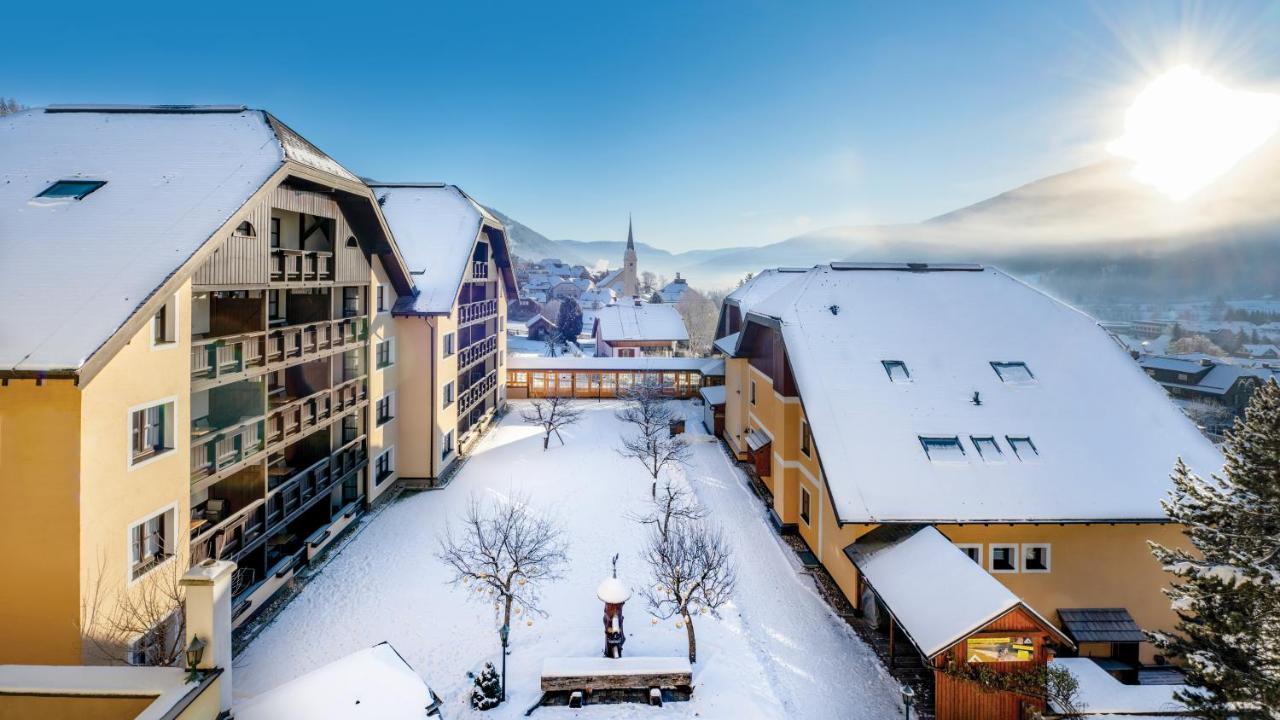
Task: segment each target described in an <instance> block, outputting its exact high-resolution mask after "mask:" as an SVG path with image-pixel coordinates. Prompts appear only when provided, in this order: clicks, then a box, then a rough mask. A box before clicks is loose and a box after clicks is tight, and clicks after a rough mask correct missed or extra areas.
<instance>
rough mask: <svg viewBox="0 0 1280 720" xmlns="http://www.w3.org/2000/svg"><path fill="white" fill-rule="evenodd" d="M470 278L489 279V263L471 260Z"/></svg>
mask: <svg viewBox="0 0 1280 720" xmlns="http://www.w3.org/2000/svg"><path fill="white" fill-rule="evenodd" d="M471 279H473V280H487V279H489V263H487V262H475V261H473V262H472V263H471Z"/></svg>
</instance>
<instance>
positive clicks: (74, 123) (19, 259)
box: [0, 106, 355, 372]
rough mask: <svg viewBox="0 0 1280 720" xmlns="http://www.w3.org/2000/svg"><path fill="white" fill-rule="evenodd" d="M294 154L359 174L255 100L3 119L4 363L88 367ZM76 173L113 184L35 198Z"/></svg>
mask: <svg viewBox="0 0 1280 720" xmlns="http://www.w3.org/2000/svg"><path fill="white" fill-rule="evenodd" d="M286 161H295V162H299V163H302V164H305V165H307V166H308V167H311V168H314V169H319V170H323V171H324V172H328V173H332V174H334V175H337V176H339V177H341V178H343V179H354V177H355V176H354V175H352V174H351V173H350V172H348V171H346V170H345V169H344V168H342V166H341V165H339V164H338V163H337V162H335V161H333V160H332V159H331V158H329V157H328V156H327V155H324V153H321V152H320V151H319V150H316V149H315V147H314V146H312V145H311V144H310V143H307V142H306V141H305V140H303V139H302V138H300V137H299V136H298V135H297V134H296V133H294V132H293V131H292V130H289V129H288V128H287V127H286V126H285V125H284V124H283V123H281V122H279V121H278V120H276V119H275V118H273V117H272V116H270V115H269V114H267V113H265V112H262V111H258V110H249V109H246V108H245V107H243V106H220V107H198V106H157V107H132V106H55V107H51V108H48V109H36V110H28V111H26V112H21V113H18V114H16V115H11V116H9V117H5V118H0V174H2V175H3V182H0V228H2V229H3V238H0V306H2V307H4V308H5V309H6V310H5V313H4V315H3V317H2V318H0V338H3V341H2V342H0V371H8V372H48V371H53V372H75V371H78V369H79V368H81V366H82V365H84V363H85V362H86V361H87V360H88V359H89V358H90V357H91V356H92V355H93V354H94V353H95V352H96V351H97V350H98V349H99V348H100V347H101V346H102V345H103V343H105V342H106V341H107V340H108V339H109V338H110V337H112V335H114V334H115V333H116V331H117V330H119V329H120V328H121V327H122V326H123V325H124V324H125V323H126V322H127V321H128V320H129V319H130V318H131V317H132V316H133V314H134V313H135V312H136V311H137V310H138V309H139V307H140V306H141V305H142V304H143V303H144V302H145V301H147V300H148V298H149V297H150V296H151V295H152V294H153V293H154V292H155V291H156V290H157V289H158V288H159V287H160V286H161V285H162V284H164V283H165V281H166V280H167V279H168V278H169V277H170V276H171V275H173V274H174V273H175V271H177V270H178V269H179V268H180V267H182V266H183V264H184V263H186V262H187V261H188V260H189V259H190V258H192V256H193V255H194V254H195V253H196V251H197V250H198V249H199V248H200V247H201V246H203V245H204V244H205V243H206V242H207V241H208V240H209V239H210V238H211V237H212V236H213V234H214V233H215V232H216V231H217V230H218V229H219V228H220V227H221V226H222V225H223V224H225V223H226V222H227V221H228V220H229V219H230V218H231V217H232V216H233V215H234V214H235V213H236V212H238V211H239V210H240V209H241V207H242V206H243V205H244V204H245V203H246V202H247V201H248V200H249V198H250V197H252V196H253V194H254V193H255V192H256V191H257V190H258V189H259V188H261V187H262V186H263V184H264V183H266V182H267V180H268V179H269V178H271V177H272V176H273V175H274V174H275V173H276V172H277V171H278V170H280V169H281V167H282V166H283V165H284V164H285V162H286ZM71 179H85V180H98V181H103V182H105V185H103V186H102V187H101V188H100V189H98V190H96V191H95V192H93V193H91V194H89V195H87V196H85V197H84V198H83V199H82V200H72V199H58V200H50V199H44V198H37V197H36V196H37V195H39V194H40V193H41V192H42V191H44V190H45V189H46V188H48V187H49V186H50V185H51V184H52V183H54V182H56V181H58V180H71Z"/></svg>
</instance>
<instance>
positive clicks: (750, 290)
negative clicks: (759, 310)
mask: <svg viewBox="0 0 1280 720" xmlns="http://www.w3.org/2000/svg"><path fill="white" fill-rule="evenodd" d="M810 270H811V268H767V269H765V270H761V271H760V272H758V273H756V274H755V275H753V276H752V277H751V279H750V280H748V281H746V282H745V283H743V284H742V285H741V286H740V287H738V288H736V289H735V290H734V291H733V292H731V293H729V294H728V295H726V296H725V302H727V303H729V304H731V305H737V306H738V308H739V309H740V310H741V311H742V314H743V315H746V314H747V313H748V312H750V311H751V308H752V307H753V306H754V305H755V303H757V302H759V301H761V300H763V299H765V298H767V297H769V296H770V295H772V294H774V293H775V292H777V291H779V290H781V289H782V288H784V287H786V286H787V285H789V284H791V283H793V282H796V281H798V280H799V279H800V278H803V277H804V276H805V275H806V274H807V273H808V272H810Z"/></svg>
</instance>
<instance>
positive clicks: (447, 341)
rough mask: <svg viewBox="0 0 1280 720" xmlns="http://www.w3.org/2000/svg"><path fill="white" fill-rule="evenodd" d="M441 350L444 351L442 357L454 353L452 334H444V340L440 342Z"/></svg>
mask: <svg viewBox="0 0 1280 720" xmlns="http://www.w3.org/2000/svg"><path fill="white" fill-rule="evenodd" d="M440 347H441V349H442V350H443V351H444V357H449V356H450V355H452V354H453V353H454V352H455V351H454V340H453V333H445V334H444V340H443V341H442V342H441V346H440Z"/></svg>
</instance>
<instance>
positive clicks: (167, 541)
mask: <svg viewBox="0 0 1280 720" xmlns="http://www.w3.org/2000/svg"><path fill="white" fill-rule="evenodd" d="M176 521H177V510H176V508H175V507H174V506H172V505H170V506H169V507H167V508H165V509H164V510H161V511H160V512H158V513H156V514H154V515H152V516H150V517H147V518H145V519H143V520H139V521H138V522H136V523H134V524H133V525H130V526H129V581H130V582H132V581H134V580H137V579H138V578H140V577H142V576H143V575H146V574H147V573H148V572H149V571H151V570H152V569H153V568H155V567H157V566H158V565H160V564H161V563H163V562H164V561H165V560H167V559H169V558H170V557H173V548H174V533H175V531H176V529H177V522H176Z"/></svg>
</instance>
